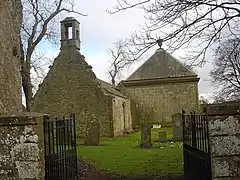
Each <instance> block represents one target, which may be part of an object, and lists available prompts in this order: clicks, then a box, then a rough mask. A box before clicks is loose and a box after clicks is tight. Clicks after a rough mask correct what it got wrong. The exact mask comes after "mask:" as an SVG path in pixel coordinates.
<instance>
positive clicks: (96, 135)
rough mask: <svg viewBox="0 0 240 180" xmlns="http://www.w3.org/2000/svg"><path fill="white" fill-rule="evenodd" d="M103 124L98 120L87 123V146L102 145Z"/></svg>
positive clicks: (93, 119) (94, 119)
mask: <svg viewBox="0 0 240 180" xmlns="http://www.w3.org/2000/svg"><path fill="white" fill-rule="evenodd" d="M100 133H101V123H100V121H99V120H98V119H97V118H92V119H91V120H89V121H88V122H87V126H86V134H85V143H84V144H85V145H88V146H98V145H99V143H100Z"/></svg>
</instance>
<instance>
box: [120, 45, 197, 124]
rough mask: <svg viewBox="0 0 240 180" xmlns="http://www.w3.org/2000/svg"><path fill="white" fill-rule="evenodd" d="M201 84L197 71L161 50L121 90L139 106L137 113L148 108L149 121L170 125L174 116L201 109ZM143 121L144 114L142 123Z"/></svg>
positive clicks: (122, 84)
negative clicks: (199, 85) (184, 110)
mask: <svg viewBox="0 0 240 180" xmlns="http://www.w3.org/2000/svg"><path fill="white" fill-rule="evenodd" d="M198 81H199V78H198V77H197V74H196V73H195V72H193V71H192V70H191V69H188V68H186V67H185V66H184V64H182V63H181V62H180V61H178V60H177V59H176V58H174V57H173V56H172V55H171V54H169V53H168V52H167V51H165V50H164V49H162V48H159V49H157V50H156V52H155V53H154V54H153V55H152V56H151V57H150V58H149V59H148V60H146V61H145V62H144V63H143V64H142V65H141V66H140V67H139V68H138V69H137V70H136V71H135V72H133V73H132V74H131V75H130V76H129V77H128V78H127V79H126V80H125V81H122V82H121V83H120V84H119V87H120V88H121V90H122V93H123V94H125V95H126V96H128V97H129V98H130V99H131V101H133V102H134V103H135V104H136V106H137V108H136V111H137V114H141V111H142V109H148V110H149V113H150V112H151V115H150V117H151V118H150V119H148V122H150V123H155V124H162V125H166V124H171V123H172V122H171V121H172V115H173V114H175V113H180V112H181V111H182V109H186V111H192V110H194V109H196V108H197V107H198ZM142 119H143V115H140V117H139V118H138V120H139V121H141V120H142ZM134 123H136V124H139V122H134Z"/></svg>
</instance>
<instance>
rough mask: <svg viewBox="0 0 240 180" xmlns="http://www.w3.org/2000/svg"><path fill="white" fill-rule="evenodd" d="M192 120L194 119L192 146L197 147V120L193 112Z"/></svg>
mask: <svg viewBox="0 0 240 180" xmlns="http://www.w3.org/2000/svg"><path fill="white" fill-rule="evenodd" d="M191 121H192V146H193V147H196V146H197V142H196V121H195V115H194V114H193V113H192V112H191Z"/></svg>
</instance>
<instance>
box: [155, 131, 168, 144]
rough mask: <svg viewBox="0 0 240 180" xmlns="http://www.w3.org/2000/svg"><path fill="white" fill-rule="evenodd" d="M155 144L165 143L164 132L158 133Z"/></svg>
mask: <svg viewBox="0 0 240 180" xmlns="http://www.w3.org/2000/svg"><path fill="white" fill-rule="evenodd" d="M157 142H167V132H165V131H160V132H158V140H157Z"/></svg>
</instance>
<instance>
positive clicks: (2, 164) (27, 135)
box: [0, 113, 44, 180]
mask: <svg viewBox="0 0 240 180" xmlns="http://www.w3.org/2000/svg"><path fill="white" fill-rule="evenodd" d="M43 132H44V131H43V115H42V114H37V113H21V114H15V115H13V116H10V117H8V116H2V117H0V180H36V179H38V180H44V134H43Z"/></svg>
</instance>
